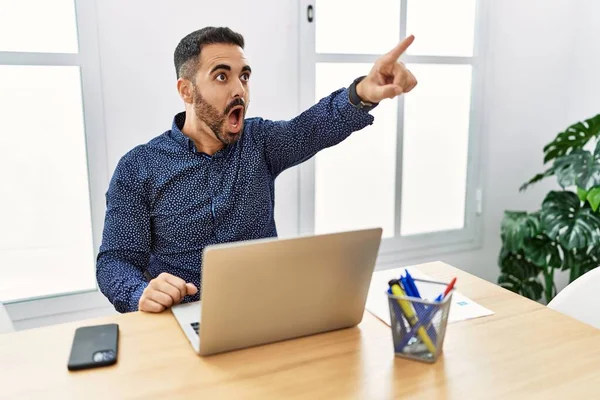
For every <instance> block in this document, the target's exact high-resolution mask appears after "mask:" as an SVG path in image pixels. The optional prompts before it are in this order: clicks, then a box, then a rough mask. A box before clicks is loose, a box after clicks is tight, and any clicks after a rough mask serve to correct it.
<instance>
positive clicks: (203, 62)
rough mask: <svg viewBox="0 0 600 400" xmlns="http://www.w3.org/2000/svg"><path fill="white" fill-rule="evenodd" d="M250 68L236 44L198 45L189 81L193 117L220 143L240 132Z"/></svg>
mask: <svg viewBox="0 0 600 400" xmlns="http://www.w3.org/2000/svg"><path fill="white" fill-rule="evenodd" d="M250 73H251V70H250V67H249V66H248V63H247V61H246V58H245V57H244V51H243V50H242V48H240V47H239V46H235V45H230V44H209V45H206V46H204V47H202V51H201V53H200V63H199V67H198V71H197V73H196V76H195V82H192V83H193V107H194V112H195V114H196V118H198V119H199V120H200V121H202V122H204V123H205V124H206V125H207V126H208V127H209V128H210V130H211V131H212V133H213V134H214V135H215V137H216V139H218V140H219V141H220V142H221V143H223V144H226V145H227V144H231V143H235V142H237V141H238V140H239V138H240V137H241V135H242V132H243V128H244V117H245V115H246V109H247V107H248V102H249V98H250V94H249V91H248V81H249V79H250Z"/></svg>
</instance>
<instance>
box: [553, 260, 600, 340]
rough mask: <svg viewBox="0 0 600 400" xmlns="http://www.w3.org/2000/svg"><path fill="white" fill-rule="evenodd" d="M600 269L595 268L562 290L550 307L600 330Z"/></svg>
mask: <svg viewBox="0 0 600 400" xmlns="http://www.w3.org/2000/svg"><path fill="white" fill-rule="evenodd" d="M598 296H600V268H594V269H593V270H591V271H588V272H586V273H585V274H583V275H582V276H580V277H579V278H577V279H575V280H574V281H573V282H571V283H570V284H569V285H568V286H567V287H566V288H564V289H563V290H561V291H560V292H559V293H558V294H557V295H556V296H555V297H554V298H553V299H552V300H551V301H550V303H548V307H550V308H552V309H554V310H556V311H559V312H561V313H563V314H567V315H569V316H571V317H573V318H575V319H577V320H579V321H581V322H585V323H586V324H589V325H592V326H594V327H596V328H598V329H600V300H599V297H598Z"/></svg>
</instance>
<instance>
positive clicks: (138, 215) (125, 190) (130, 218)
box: [96, 148, 150, 312]
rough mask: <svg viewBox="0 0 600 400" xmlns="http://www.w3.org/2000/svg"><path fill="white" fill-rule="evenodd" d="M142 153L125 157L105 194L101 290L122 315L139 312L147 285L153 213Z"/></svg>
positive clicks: (98, 269) (98, 275)
mask: <svg viewBox="0 0 600 400" xmlns="http://www.w3.org/2000/svg"><path fill="white" fill-rule="evenodd" d="M146 183H147V174H146V168H145V162H144V160H143V157H142V150H141V149H140V148H136V149H134V150H132V151H131V152H129V153H128V154H126V155H125V156H124V157H123V158H122V159H121V160H120V161H119V164H118V165H117V168H116V170H115V172H114V174H113V177H112V179H111V182H110V186H109V188H108V191H107V193H106V217H105V221H104V232H103V235H102V245H101V246H100V252H99V254H98V260H97V264H96V279H97V280H98V287H99V288H100V290H101V291H102V293H104V295H105V296H106V297H107V298H108V300H109V301H110V302H111V303H112V304H113V305H114V307H115V309H116V310H117V311H119V312H130V311H137V310H138V303H139V299H140V297H141V296H142V293H143V292H144V289H146V287H147V286H148V282H147V281H146V279H145V278H144V270H145V269H146V267H147V266H148V261H149V258H150V212H149V205H148V194H147V191H146V188H147V186H146Z"/></svg>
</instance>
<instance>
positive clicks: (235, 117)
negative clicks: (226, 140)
mask: <svg viewBox="0 0 600 400" xmlns="http://www.w3.org/2000/svg"><path fill="white" fill-rule="evenodd" d="M243 116H244V107H243V106H236V107H234V108H232V109H231V111H230V112H229V114H228V115H227V120H228V122H229V131H230V132H231V133H238V132H239V131H240V130H241V129H242V119H243Z"/></svg>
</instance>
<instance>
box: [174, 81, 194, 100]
mask: <svg viewBox="0 0 600 400" xmlns="http://www.w3.org/2000/svg"><path fill="white" fill-rule="evenodd" d="M177 91H178V92H179V96H180V97H181V98H182V100H183V101H184V102H186V103H188V104H192V103H193V102H194V89H193V87H192V82H191V81H189V80H187V79H184V78H179V79H177Z"/></svg>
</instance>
